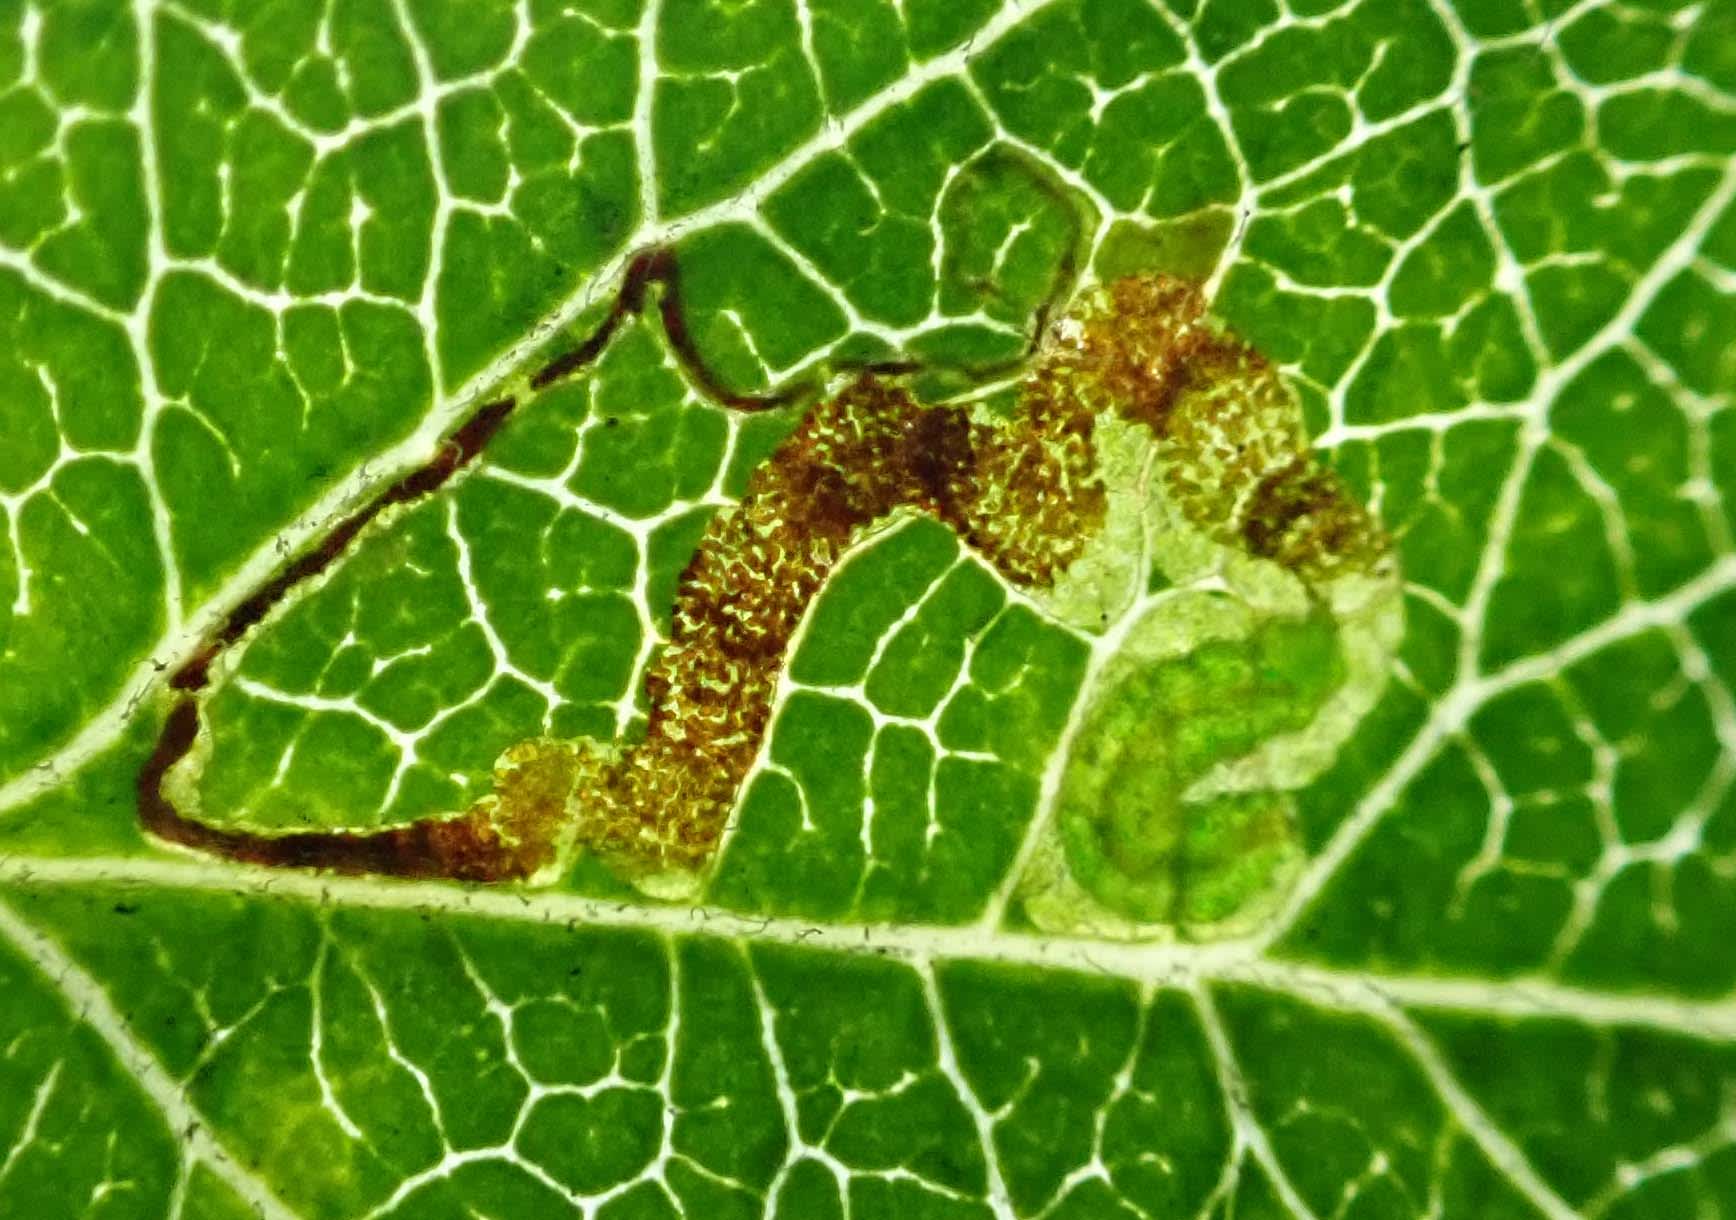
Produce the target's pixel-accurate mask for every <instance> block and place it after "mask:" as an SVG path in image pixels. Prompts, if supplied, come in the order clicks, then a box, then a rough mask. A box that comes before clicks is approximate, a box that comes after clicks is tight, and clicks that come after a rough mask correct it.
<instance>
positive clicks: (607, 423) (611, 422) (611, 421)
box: [603, 415, 621, 428]
mask: <svg viewBox="0 0 1736 1220" xmlns="http://www.w3.org/2000/svg"><path fill="white" fill-rule="evenodd" d="M620 422H621V421H620V420H619V419H617V418H615V417H614V416H613V415H610V416H606V417H605V418H604V420H603V427H605V428H613V427H614V426H615V425H616V424H618V423H620Z"/></svg>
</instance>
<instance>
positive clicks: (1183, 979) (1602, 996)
mask: <svg viewBox="0 0 1736 1220" xmlns="http://www.w3.org/2000/svg"><path fill="white" fill-rule="evenodd" d="M0 887H4V888H8V889H13V890H28V889H31V888H35V887H43V888H56V889H76V888H80V887H91V888H100V887H118V888H127V889H163V890H170V891H175V892H180V893H216V894H232V895H236V896H241V897H246V898H250V899H278V900H283V901H291V902H298V903H310V904H316V905H321V906H327V907H339V908H348V909H355V910H376V911H404V912H413V913H416V914H419V915H427V914H437V915H444V916H450V917H453V918H461V919H480V920H494V921H500V922H505V923H517V924H539V925H543V926H545V927H551V926H559V927H565V928H568V929H569V930H573V931H579V930H583V929H588V928H595V929H611V930H623V931H639V932H648V933H651V934H654V935H657V936H665V937H669V936H715V937H723V938H733V939H738V940H741V941H743V942H746V943H748V944H754V943H767V944H779V945H794V946H799V947H806V948H811V949H816V950H829V951H833V952H841V953H851V954H859V955H862V954H866V955H872V956H876V957H888V958H893V959H895V960H902V961H907V962H912V963H921V962H940V961H965V960H970V961H988V962H997V963H1001V964H1005V965H1013V966H1023V967H1030V968H1035V969H1046V970H1062V971H1072V972H1077V973H1085V974H1093V975H1097V976H1099V977H1102V976H1111V977H1116V978H1123V979H1126V980H1127V981H1128V982H1130V983H1133V984H1136V985H1138V986H1142V987H1145V986H1160V987H1197V986H1200V985H1206V984H1222V983H1228V984H1246V985H1250V986H1254V987H1258V988H1260V989H1262V990H1266V991H1274V992H1279V993H1283V994H1286V995H1290V996H1293V997H1295V998H1297V999H1300V1000H1303V1001H1305V1002H1307V1003H1310V1004H1313V1005H1316V1006H1318V1007H1321V1008H1326V1009H1331V1010H1334V1011H1340V1012H1353V1013H1363V1014H1367V1015H1375V1016H1382V1015H1384V1014H1386V1013H1387V1012H1389V1011H1390V1010H1391V1009H1392V1008H1393V1007H1394V1006H1397V1007H1399V1008H1402V1009H1424V1010H1433V1011H1442V1012H1466V1013H1478V1014H1485V1015H1490V1014H1493V1015H1499V1016H1504V1017H1513V1018H1554V1017H1559V1018H1563V1019H1571V1020H1574V1021H1578V1022H1583V1023H1588V1024H1593V1025H1603V1026H1634V1027H1643V1028H1648V1029H1653V1030H1658V1031H1662V1032H1667V1033H1675V1034H1683V1035H1687V1036H1690V1037H1695V1038H1705V1039H1716V1040H1721V1041H1736V996H1726V997H1721V998H1716V999H1686V998H1680V997H1673V996H1669V995H1664V994H1660V993H1655V992H1647V993H1638V992H1635V993H1624V992H1617V991H1600V990H1594V989H1590V988H1584V987H1577V986H1573V985H1569V984H1564V983H1560V982H1556V981H1555V980H1553V979H1549V978H1547V977H1543V976H1538V975H1529V976H1526V975H1521V976H1514V977H1512V978H1508V979H1490V978H1483V977H1478V976H1471V975H1457V976H1455V975H1449V974H1444V973H1441V974H1427V973H1415V974H1398V973H1384V972H1380V971H1364V970H1348V969H1344V968H1341V967H1333V966H1326V965H1320V964H1315V963H1308V962H1302V961H1296V960H1292V959H1285V958H1280V957H1275V956H1272V955H1271V954H1270V953H1269V952H1268V951H1267V950H1265V949H1264V948H1262V947H1261V945H1260V944H1259V943H1257V942H1256V941H1254V940H1251V939H1241V940H1226V941H1220V942H1216V943H1211V944H1154V943H1149V942H1148V943H1138V942H1112V941H1103V940H1092V939H1086V938H1082V937H1064V936H1051V935H1036V934H1024V933H1013V932H998V933H997V932H994V931H991V930H987V929H984V928H981V927H975V926H968V925H959V926H946V925H917V924H865V923H816V922H814V921H811V920H804V919H796V918H791V917H787V916H754V915H744V914H742V913H741V912H738V911H731V910H727V909H724V908H721V907H712V906H702V905H690V906H674V905H649V904H643V903H634V902H624V901H618V900H610V899H601V898H590V897H585V896H583V895H579V894H572V893H564V892H556V891H549V890H535V891H527V890H514V889H504V888H501V887H498V886H487V887H465V886H461V885H456V884H451V883H445V882H428V881H395V880H384V879H381V878H375V877H343V876H328V875H320V874H316V873H305V872H277V871H273V870H261V869H255V868H246V867H240V866H233V865H228V864H225V863H222V862H220V861H206V860H203V859H201V860H172V859H163V858H151V857H137V858H128V857H87V858H79V859H41V858H35V857H27V856H7V857H0Z"/></svg>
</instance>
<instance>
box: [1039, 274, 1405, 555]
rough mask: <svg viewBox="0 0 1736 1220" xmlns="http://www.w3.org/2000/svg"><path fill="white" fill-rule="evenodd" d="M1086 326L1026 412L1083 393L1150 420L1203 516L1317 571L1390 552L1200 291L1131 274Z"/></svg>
mask: <svg viewBox="0 0 1736 1220" xmlns="http://www.w3.org/2000/svg"><path fill="white" fill-rule="evenodd" d="M1073 329H1074V333H1072V334H1070V335H1063V337H1062V341H1061V342H1059V343H1058V344H1057V345H1056V348H1055V351H1054V354H1053V355H1052V356H1051V357H1050V358H1049V359H1048V360H1046V361H1045V362H1044V363H1042V364H1040V365H1039V366H1038V367H1037V368H1036V369H1035V370H1034V371H1033V373H1032V374H1031V377H1030V378H1029V379H1028V382H1027V386H1026V394H1025V399H1026V401H1025V404H1024V408H1023V409H1025V410H1027V411H1030V410H1037V409H1041V406H1042V404H1044V403H1047V402H1055V401H1067V400H1070V399H1071V400H1083V401H1084V402H1086V403H1087V404H1089V405H1090V406H1091V407H1092V408H1093V409H1094V410H1102V411H1111V412H1114V413H1115V414H1117V415H1119V416H1120V417H1121V418H1123V419H1125V420H1128V421H1130V422H1133V423H1137V424H1141V425H1143V426H1145V427H1146V428H1148V429H1150V431H1151V432H1152V434H1153V435H1154V436H1155V437H1156V438H1157V444H1158V456H1159V458H1160V462H1159V466H1160V469H1161V471H1162V477H1163V480H1164V485H1165V491H1166V492H1167V493H1168V495H1169V497H1170V498H1171V500H1172V501H1173V502H1174V503H1175V504H1176V505H1177V506H1178V507H1179V508H1180V509H1181V511H1182V513H1183V514H1184V515H1185V516H1186V517H1187V518H1188V520H1189V521H1190V522H1191V523H1192V524H1193V525H1194V526H1196V527H1197V528H1199V529H1200V530H1202V531H1204V532H1205V533H1206V534H1207V536H1209V537H1210V538H1212V539H1213V540H1214V541H1216V542H1219V543H1222V544H1223V545H1226V546H1234V547H1244V548H1246V549H1247V550H1249V551H1250V553H1252V554H1255V555H1258V556H1260V557H1261V558H1266V559H1272V560H1274V561H1275V562H1277V563H1279V564H1281V565H1282V566H1284V567H1285V568H1288V569H1289V570H1291V571H1293V572H1295V573H1297V574H1298V575H1299V576H1302V577H1303V578H1304V579H1307V580H1319V579H1324V578H1326V577H1328V576H1330V575H1332V574H1333V573H1336V572H1339V571H1343V570H1345V569H1346V568H1349V567H1353V566H1357V567H1368V566H1371V565H1372V564H1373V563H1375V562H1376V561H1377V560H1378V559H1379V558H1380V556H1381V555H1382V554H1383V553H1384V552H1385V549H1386V540H1385V538H1384V536H1383V535H1382V534H1381V532H1380V529H1379V527H1378V525H1376V523H1375V522H1374V519H1373V518H1372V517H1370V516H1369V514H1368V512H1367V511H1366V510H1365V509H1364V508H1363V507H1362V505H1361V504H1359V503H1357V501H1356V500H1355V499H1354V498H1353V497H1352V496H1351V495H1350V494H1349V491H1348V489H1347V488H1346V487H1345V486H1344V484H1343V481H1342V480H1341V479H1339V478H1338V476H1337V475H1336V474H1335V473H1333V472H1332V471H1331V470H1330V469H1329V468H1328V467H1326V466H1324V465H1322V464H1321V463H1320V462H1319V461H1318V459H1316V458H1315V457H1314V455H1313V454H1312V453H1311V452H1310V451H1309V448H1308V438H1307V436H1306V434H1305V433H1304V432H1303V430H1302V426H1301V419H1300V412H1299V411H1298V410H1297V409H1296V403H1295V400H1294V399H1293V398H1292V397H1291V395H1290V393H1289V391H1288V390H1286V389H1285V387H1284V384H1283V382H1282V381H1281V380H1280V379H1279V377H1278V374H1277V371H1276V370H1275V369H1274V368H1273V367H1272V365H1271V363H1270V362H1269V361H1267V360H1266V358H1265V357H1264V356H1262V355H1261V354H1260V353H1259V352H1257V351H1255V350H1254V349H1253V348H1252V347H1250V346H1248V345H1247V344H1246V343H1244V342H1243V341H1242V340H1240V339H1238V338H1237V337H1235V336H1234V335H1232V334H1230V333H1229V332H1228V331H1226V330H1225V329H1223V327H1222V326H1221V325H1219V324H1218V323H1217V322H1216V321H1215V320H1214V319H1212V318H1211V316H1210V315H1209V314H1208V313H1207V312H1206V303H1205V299H1204V297H1203V296H1202V294H1201V293H1200V291H1199V289H1198V287H1196V286H1195V285H1193V284H1189V283H1185V282H1183V281H1179V280H1173V279H1168V278H1165V277H1162V276H1132V277H1129V278H1127V279H1123V280H1118V281H1117V282H1115V283H1114V284H1111V285H1109V286H1108V287H1107V288H1103V289H1099V290H1098V291H1097V292H1096V293H1094V294H1093V295H1092V296H1091V297H1089V298H1087V300H1086V301H1085V302H1084V303H1083V306H1082V308H1081V309H1079V310H1078V311H1077V313H1076V319H1075V326H1074V328H1073Z"/></svg>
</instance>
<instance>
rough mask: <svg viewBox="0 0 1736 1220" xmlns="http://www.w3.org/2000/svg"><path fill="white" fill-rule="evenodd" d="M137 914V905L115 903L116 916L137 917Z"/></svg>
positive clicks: (132, 903) (133, 903)
mask: <svg viewBox="0 0 1736 1220" xmlns="http://www.w3.org/2000/svg"><path fill="white" fill-rule="evenodd" d="M138 913H139V904H138V903H136V902H117V903H115V914H116V915H137V914H138Z"/></svg>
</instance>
